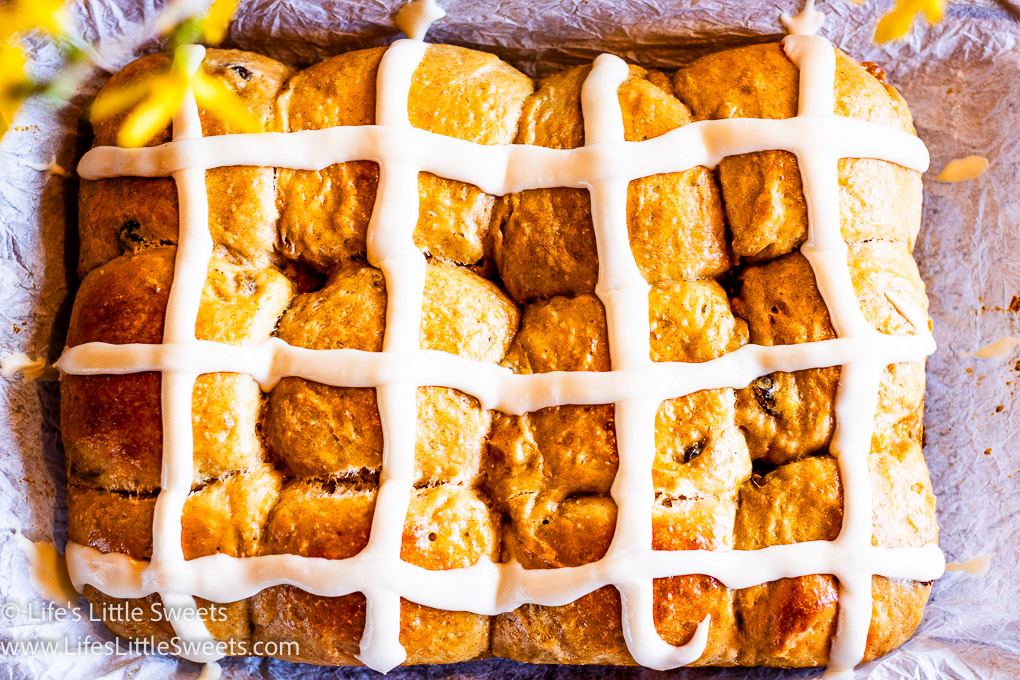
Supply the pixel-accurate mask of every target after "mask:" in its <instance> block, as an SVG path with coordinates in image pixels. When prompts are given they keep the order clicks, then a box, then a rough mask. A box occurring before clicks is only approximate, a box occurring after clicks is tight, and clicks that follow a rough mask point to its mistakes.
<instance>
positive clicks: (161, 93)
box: [117, 78, 187, 148]
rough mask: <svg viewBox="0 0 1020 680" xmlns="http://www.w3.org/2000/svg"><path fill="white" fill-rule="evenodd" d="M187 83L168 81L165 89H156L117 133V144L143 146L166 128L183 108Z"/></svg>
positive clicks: (176, 80) (177, 80)
mask: <svg viewBox="0 0 1020 680" xmlns="http://www.w3.org/2000/svg"><path fill="white" fill-rule="evenodd" d="M186 88H187V81H186V80H181V79H179V78H173V79H168V80H167V83H166V85H165V86H164V87H159V88H156V89H155V90H154V91H153V92H152V94H151V95H149V97H148V98H147V99H146V100H145V101H143V102H142V103H141V104H140V105H139V106H138V108H136V109H135V110H134V111H132V112H131V113H130V114H129V115H128V117H127V118H126V119H125V120H124V125H123V126H122V127H121V129H120V132H118V133H117V143H118V144H120V145H121V146H124V147H129V148H131V147H138V146H142V145H143V144H145V143H146V142H148V141H149V140H150V139H152V138H153V137H154V136H155V135H156V133H157V132H159V131H160V130H162V129H163V128H164V127H166V126H167V125H168V124H169V123H170V121H171V120H173V117H174V114H176V113H177V111H178V109H180V107H181V101H182V100H183V99H184V92H185V90H186Z"/></svg>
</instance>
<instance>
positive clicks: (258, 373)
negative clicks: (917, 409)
mask: <svg viewBox="0 0 1020 680" xmlns="http://www.w3.org/2000/svg"><path fill="white" fill-rule="evenodd" d="M934 351H935V341H934V339H933V338H932V337H931V336H929V335H911V336H892V335H883V334H879V333H877V332H876V333H875V334H874V335H872V336H871V337H867V338H834V339H831V340H820V341H817V342H806V343H801V344H798V345H774V346H765V345H745V346H743V347H741V348H739V349H737V350H734V351H732V352H730V353H728V354H725V355H723V356H721V357H719V358H717V359H713V360H711V361H706V362H703V363H684V362H656V363H652V364H650V365H648V366H645V367H639V368H635V369H631V370H624V371H605V372H594V371H591V372H586V371H558V372H552V373H536V374H532V375H520V374H516V373H513V372H512V371H510V369H508V368H505V367H502V366H498V365H496V364H491V363H488V362H483V361H474V360H471V359H465V358H463V357H458V356H456V355H454V354H448V353H446V352H439V351H435V350H422V351H420V352H406V353H403V352H400V353H398V352H366V351H363V350H355V349H333V350H314V349H306V348H303V347H294V346H293V345H288V344H287V343H286V342H284V341H283V340H280V339H279V338H271V339H270V340H268V341H266V342H265V343H263V344H261V345H258V346H254V347H244V346H238V345H225V344H221V343H216V342H208V341H199V342H195V343H187V344H179V345H141V344H134V345H132V344H128V345H111V344H107V343H99V342H92V343H86V344H84V345H78V346H76V347H71V348H68V349H66V350H64V354H63V356H61V358H60V360H59V361H57V363H56V367H57V368H58V369H60V371H61V372H63V373H65V374H68V375H125V374H130V373H140V372H146V371H181V370H189V371H194V372H196V373H248V374H251V375H253V376H254V378H255V380H257V381H258V382H259V383H260V384H261V385H262V386H263V389H266V390H268V389H271V388H272V387H273V386H274V385H275V384H276V383H277V382H278V381H279V379H280V378H282V377H288V376H293V377H300V378H305V379H307V380H313V381H315V382H319V383H322V384H325V385H335V386H342V387H377V386H379V385H385V384H390V383H406V382H413V383H415V384H418V385H430V386H436V387H450V388H453V389H457V390H460V391H461V392H464V393H465V394H469V395H471V396H473V397H475V398H476V399H478V400H479V401H480V402H481V404H482V407H483V408H486V409H495V410H499V411H502V412H504V413H509V414H522V413H527V412H530V411H537V410H538V409H541V408H546V407H548V406H558V405H562V404H609V403H613V402H617V401H621V400H623V399H630V398H633V397H655V398H657V399H660V400H666V399H675V398H678V397H682V396H685V395H687V394H691V393H693V392H698V391H700V390H706V389H718V388H724V387H731V388H735V389H738V388H741V387H746V386H747V385H748V384H749V383H750V382H751V381H752V380H754V379H756V378H759V377H761V376H763V375H767V374H769V373H772V372H774V371H782V372H786V373H790V372H793V371H801V370H807V369H812V368H825V367H829V366H836V365H840V364H846V363H850V362H852V361H860V360H874V361H880V362H883V363H886V364H893V363H899V362H903V361H920V360H922V359H923V358H924V357H926V356H928V355H930V354H931V353H932V352H934ZM722 376H727V377H729V378H730V379H729V380H727V379H721V377H722ZM649 384H653V385H655V391H654V393H653V394H649V392H648V386H649Z"/></svg>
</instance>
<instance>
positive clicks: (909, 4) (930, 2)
mask: <svg viewBox="0 0 1020 680" xmlns="http://www.w3.org/2000/svg"><path fill="white" fill-rule="evenodd" d="M945 5H946V3H945V0H896V6H895V7H893V9H891V10H890V11H889V12H888V14H886V15H885V16H884V17H882V19H881V21H879V22H878V26H876V27H875V42H877V43H884V42H889V41H890V40H898V39H899V38H902V37H903V36H905V35H906V34H907V33H908V32H909V31H910V26H911V25H912V24H913V23H914V19H915V18H916V17H917V15H918V14H921V13H923V14H924V16H925V18H927V19H928V22H929V23H935V22H936V21H939V20H941V19H942V15H943V14H944V12H945Z"/></svg>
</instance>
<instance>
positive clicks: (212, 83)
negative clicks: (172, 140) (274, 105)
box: [92, 60, 262, 147]
mask: <svg viewBox="0 0 1020 680" xmlns="http://www.w3.org/2000/svg"><path fill="white" fill-rule="evenodd" d="M188 88H191V90H192V92H193V93H194V95H195V101H196V102H198V105H199V106H200V107H202V108H204V109H205V110H206V111H207V112H209V113H211V114H212V115H214V116H216V117H217V118H219V119H220V120H222V121H224V122H225V123H227V124H228V125H229V126H230V127H231V128H232V129H234V130H237V131H239V132H259V131H260V130H261V129H262V126H261V125H260V123H259V121H258V120H257V119H256V118H255V117H254V116H253V115H252V114H251V112H250V111H249V110H248V107H247V105H246V104H245V102H244V101H243V100H242V99H241V98H240V97H238V96H237V95H236V94H234V93H233V92H232V91H231V90H230V89H229V88H228V87H227V86H226V85H224V84H223V83H222V82H221V81H219V80H217V79H216V78H214V77H212V76H210V75H209V74H208V73H207V72H206V71H205V70H203V69H202V68H199V69H198V70H197V71H195V73H194V75H191V76H189V75H188V73H187V72H186V71H185V69H184V66H183V65H182V64H181V63H180V61H179V60H175V61H174V63H173V65H172V66H171V67H170V70H169V71H168V72H166V73H161V74H157V75H154V76H151V77H150V78H147V79H146V80H144V81H142V82H140V83H136V84H134V85H131V86H128V87H122V88H119V89H113V90H110V91H106V92H103V93H102V94H100V95H99V96H98V97H96V100H95V102H93V104H92V115H93V116H94V117H95V118H97V119H100V120H101V119H103V118H109V117H110V116H113V115H115V114H117V113H119V112H121V111H124V110H126V109H129V108H131V107H132V106H135V105H137V106H135V108H134V110H133V111H131V113H130V114H128V116H127V118H126V119H125V120H124V124H123V125H122V126H121V128H120V131H119V132H118V133H117V143H118V144H120V145H121V146H124V147H138V146H142V145H144V144H145V143H146V142H147V141H149V140H150V139H152V138H153V136H155V134H156V133H157V132H159V131H160V130H161V129H163V128H164V127H166V126H167V124H169V123H170V121H171V120H173V117H174V115H176V113H177V112H178V111H179V110H180V108H181V106H182V104H183V103H184V97H185V94H186V93H187V91H188Z"/></svg>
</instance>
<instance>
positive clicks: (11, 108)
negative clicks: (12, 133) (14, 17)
mask: <svg viewBox="0 0 1020 680" xmlns="http://www.w3.org/2000/svg"><path fill="white" fill-rule="evenodd" d="M26 63H27V60H26V59H25V53H24V52H22V51H21V47H20V45H18V44H17V43H16V42H14V41H11V42H9V43H7V44H6V45H2V44H0V137H3V136H4V134H5V133H6V132H7V129H8V128H9V127H10V126H11V123H12V122H13V121H14V114H16V113H17V112H18V108H19V107H20V106H21V102H22V100H23V99H24V98H25V97H26V96H27V94H28V91H29V89H30V88H31V82H30V81H29V80H28V76H27V74H26V73H25V64H26Z"/></svg>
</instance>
